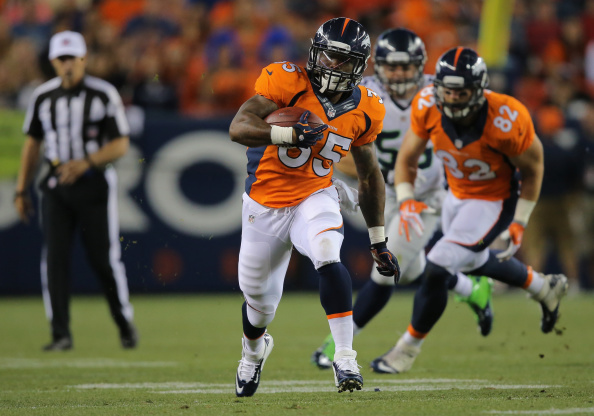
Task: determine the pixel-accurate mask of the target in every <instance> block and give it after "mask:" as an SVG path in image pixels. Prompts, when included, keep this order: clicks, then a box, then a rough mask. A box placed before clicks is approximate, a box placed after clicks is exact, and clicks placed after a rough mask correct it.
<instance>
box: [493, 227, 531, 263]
mask: <svg viewBox="0 0 594 416" xmlns="http://www.w3.org/2000/svg"><path fill="white" fill-rule="evenodd" d="M499 237H500V238H501V239H502V240H507V241H508V243H507V244H508V245H507V249H506V250H505V251H502V252H501V253H499V254H497V256H496V257H497V258H498V259H499V261H506V260H509V259H511V258H512V257H513V255H514V254H516V252H517V251H518V249H519V248H520V246H521V245H522V238H523V237H524V226H523V225H522V224H520V223H517V222H512V223H511V225H510V226H509V228H508V229H507V230H505V231H504V232H502V233H501V234H500V235H499Z"/></svg>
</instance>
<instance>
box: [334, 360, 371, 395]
mask: <svg viewBox="0 0 594 416" xmlns="http://www.w3.org/2000/svg"><path fill="white" fill-rule="evenodd" d="M356 358H357V353H356V352H355V351H353V350H344V351H339V352H337V353H335V354H334V361H333V362H332V370H334V383H335V385H336V387H337V388H338V392H339V393H342V392H343V391H347V390H349V391H351V392H352V391H353V390H354V389H357V390H361V387H363V376H361V372H360V371H359V368H360V366H359V365H358V364H357V360H356Z"/></svg>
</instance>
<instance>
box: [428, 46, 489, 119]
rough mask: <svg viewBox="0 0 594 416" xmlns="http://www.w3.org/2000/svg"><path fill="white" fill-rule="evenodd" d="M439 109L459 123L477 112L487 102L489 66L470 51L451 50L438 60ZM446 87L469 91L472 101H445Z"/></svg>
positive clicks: (435, 85) (435, 82) (436, 87)
mask: <svg viewBox="0 0 594 416" xmlns="http://www.w3.org/2000/svg"><path fill="white" fill-rule="evenodd" d="M433 85H434V89H435V91H434V93H435V102H436V104H437V108H439V110H440V111H441V112H442V113H443V114H444V115H445V116H446V117H448V118H450V119H453V120H459V119H462V118H465V117H467V116H469V115H472V114H474V113H475V112H477V111H478V110H479V109H480V108H481V107H482V106H483V104H484V103H485V101H486V99H485V95H484V94H483V92H484V90H485V88H487V86H488V85H489V75H488V74H487V64H486V63H485V61H484V60H483V58H481V57H480V56H478V54H477V53H476V52H475V51H473V50H472V49H470V48H463V47H457V48H452V49H450V50H449V51H447V52H446V53H444V54H443V55H441V57H440V58H439V60H438V61H437V65H436V67H435V80H434V81H433ZM443 88H451V89H463V88H470V89H471V90H472V94H471V97H470V100H468V101H467V102H465V103H459V104H451V103H449V104H448V103H446V102H445V99H444V92H443Z"/></svg>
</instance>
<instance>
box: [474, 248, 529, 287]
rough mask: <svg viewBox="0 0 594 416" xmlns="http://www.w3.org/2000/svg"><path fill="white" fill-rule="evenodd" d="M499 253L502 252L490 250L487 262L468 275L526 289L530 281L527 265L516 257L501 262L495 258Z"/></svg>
mask: <svg viewBox="0 0 594 416" xmlns="http://www.w3.org/2000/svg"><path fill="white" fill-rule="evenodd" d="M499 252H500V250H489V258H488V259H487V262H486V263H485V264H483V265H482V266H481V267H479V268H478V269H476V270H473V271H471V272H468V274H472V275H474V276H489V277H491V278H493V279H495V280H499V281H500V282H503V283H507V284H508V285H510V286H515V287H524V286H525V285H526V282H527V281H528V279H529V276H528V270H527V267H526V265H525V264H524V263H522V262H521V261H520V260H518V259H516V258H515V257H512V258H511V259H509V260H505V261H499V259H498V258H497V257H496V256H495V255H496V254H497V253H499Z"/></svg>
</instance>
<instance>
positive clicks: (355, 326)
mask: <svg viewBox="0 0 594 416" xmlns="http://www.w3.org/2000/svg"><path fill="white" fill-rule="evenodd" d="M362 330H363V328H359V326H358V325H357V324H356V323H355V322H354V321H353V337H354V336H355V335H359V332H361V331H362Z"/></svg>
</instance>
